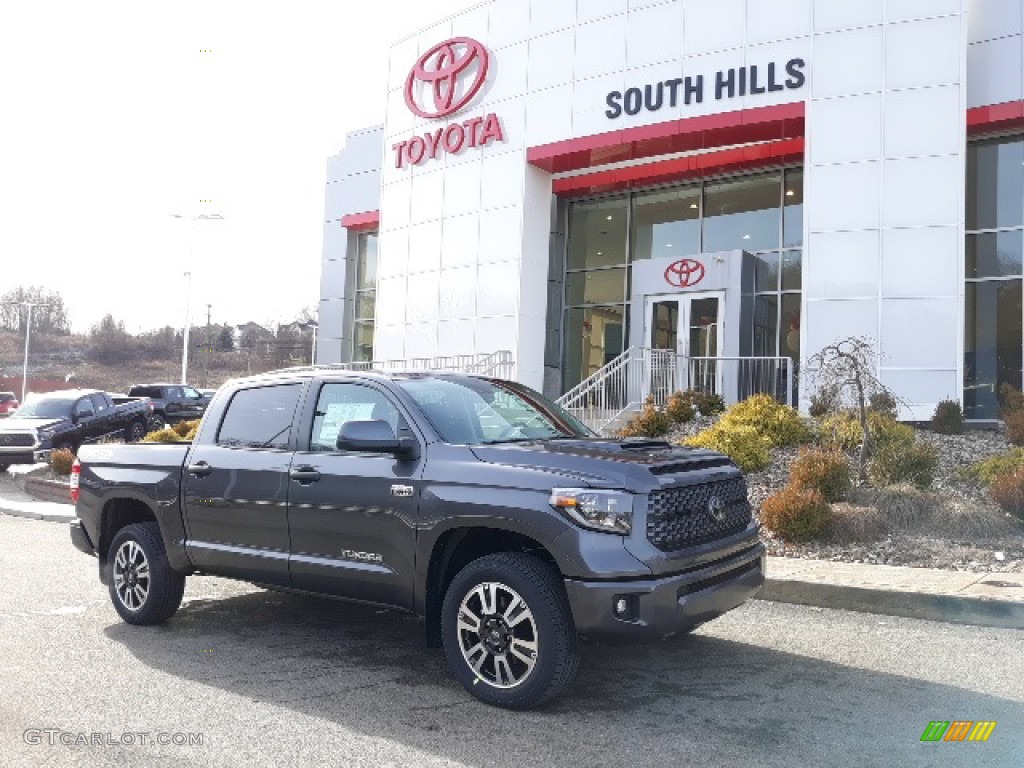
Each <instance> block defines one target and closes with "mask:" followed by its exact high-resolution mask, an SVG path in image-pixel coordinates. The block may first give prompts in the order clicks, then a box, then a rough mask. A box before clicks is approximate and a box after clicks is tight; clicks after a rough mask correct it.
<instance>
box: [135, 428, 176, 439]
mask: <svg viewBox="0 0 1024 768" xmlns="http://www.w3.org/2000/svg"><path fill="white" fill-rule="evenodd" d="M142 442H144V443H180V442H181V435H179V434H178V433H177V432H175V431H174V430H173V429H171V428H170V427H164V428H163V429H158V430H157V431H156V432H150V433H149V434H148V435H146V436H145V437H144V438H142Z"/></svg>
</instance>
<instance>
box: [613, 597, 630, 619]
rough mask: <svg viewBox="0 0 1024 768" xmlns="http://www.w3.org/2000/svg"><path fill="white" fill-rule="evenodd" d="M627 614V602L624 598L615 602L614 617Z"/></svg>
mask: <svg viewBox="0 0 1024 768" xmlns="http://www.w3.org/2000/svg"><path fill="white" fill-rule="evenodd" d="M627 613H629V601H628V600H626V598H624V597H620V598H619V599H618V600H616V601H615V615H616V616H625V615H626V614H627Z"/></svg>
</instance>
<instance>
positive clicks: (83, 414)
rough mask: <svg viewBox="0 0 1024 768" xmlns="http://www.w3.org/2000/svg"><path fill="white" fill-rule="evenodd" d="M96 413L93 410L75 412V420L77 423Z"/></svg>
mask: <svg viewBox="0 0 1024 768" xmlns="http://www.w3.org/2000/svg"><path fill="white" fill-rule="evenodd" d="M95 415H96V414H95V413H94V412H93V411H79V412H78V413H76V414H75V418H74V422H75V423H76V424H77V423H78V422H79V421H80V420H82V419H91V418H92V417H93V416H95Z"/></svg>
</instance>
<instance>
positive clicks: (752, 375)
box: [557, 347, 794, 430]
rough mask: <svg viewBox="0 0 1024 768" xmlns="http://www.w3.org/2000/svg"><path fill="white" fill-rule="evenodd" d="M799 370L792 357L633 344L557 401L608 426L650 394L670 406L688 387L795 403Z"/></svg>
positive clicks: (733, 397) (728, 397) (729, 399)
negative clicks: (694, 352)
mask: <svg viewBox="0 0 1024 768" xmlns="http://www.w3.org/2000/svg"><path fill="white" fill-rule="evenodd" d="M793 373H794V371H793V361H792V359H790V358H788V357H738V356H717V357H689V356H686V355H680V354H677V353H676V352H675V351H674V350H667V349H651V348H647V347H630V348H629V349H627V350H626V351H625V352H623V353H622V354H621V355H619V356H618V357H616V358H615V359H614V360H611V361H610V362H609V363H607V364H606V365H604V366H602V367H601V368H600V369H599V370H597V371H595V372H594V373H593V374H591V375H590V376H588V377H587V378H586V379H584V380H583V381H581V382H580V383H579V384H577V385H576V386H575V387H573V388H572V389H570V390H569V391H568V392H566V393H565V394H564V395H562V396H561V397H560V398H558V400H557V402H558V404H559V405H561V406H562V407H563V408H565V409H566V410H567V411H569V412H570V413H572V414H573V415H575V416H577V417H578V418H580V419H581V420H582V421H584V422H585V423H587V424H588V425H589V426H590V427H592V428H594V429H597V430H602V429H604V428H606V427H608V426H609V425H611V424H612V423H613V422H615V421H616V420H617V419H619V418H620V417H621V416H622V415H623V414H625V413H627V412H631V411H634V410H636V409H638V408H639V407H640V406H641V404H642V403H643V402H644V401H645V400H646V399H648V398H652V399H653V401H654V403H655V405H658V406H664V405H665V404H666V403H667V402H668V398H669V397H670V396H671V395H672V394H673V393H674V392H678V391H683V390H691V389H695V390H699V391H703V392H709V393H713V394H717V395H720V396H722V398H723V400H725V402H726V403H727V404H730V405H731V404H733V403H735V402H738V401H739V400H743V399H746V398H747V397H750V396H751V395H755V394H769V395H771V396H772V397H774V398H776V399H777V400H779V401H780V402H783V403H785V404H787V405H792V404H793V398H794V391H793Z"/></svg>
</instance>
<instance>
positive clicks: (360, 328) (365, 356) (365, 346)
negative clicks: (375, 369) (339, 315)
mask: <svg viewBox="0 0 1024 768" xmlns="http://www.w3.org/2000/svg"><path fill="white" fill-rule="evenodd" d="M352 360H353V362H356V363H365V362H369V361H370V360H373V323H367V322H357V323H356V327H355V339H354V341H353V344H352Z"/></svg>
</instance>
